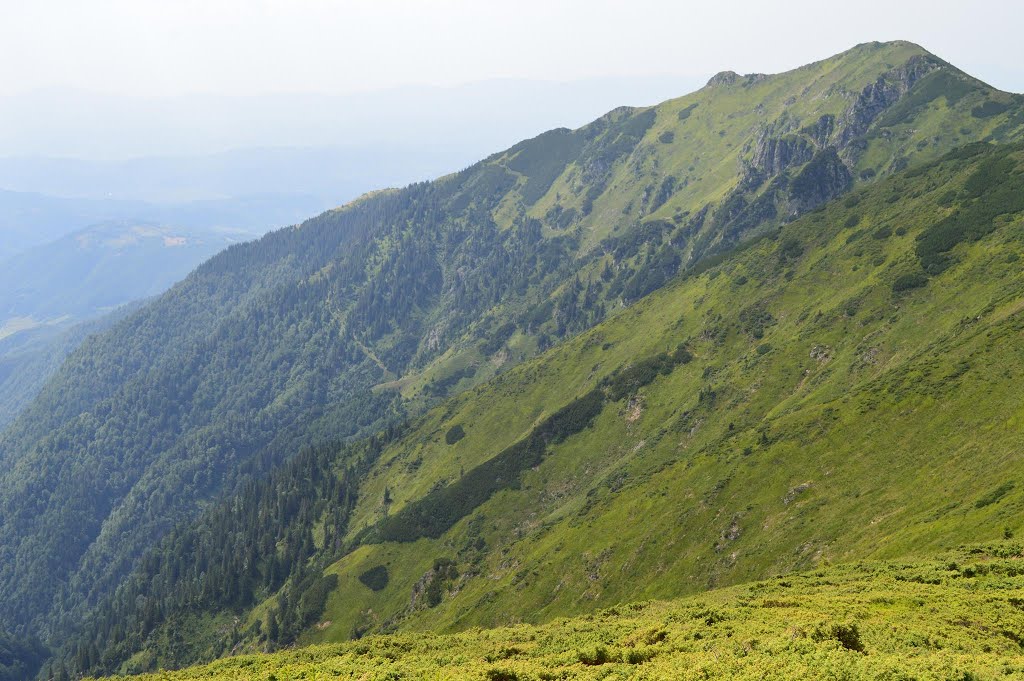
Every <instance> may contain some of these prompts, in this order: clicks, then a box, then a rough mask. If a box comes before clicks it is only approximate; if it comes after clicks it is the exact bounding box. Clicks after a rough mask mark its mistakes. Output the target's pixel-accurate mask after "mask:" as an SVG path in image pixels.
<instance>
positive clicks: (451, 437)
mask: <svg viewBox="0 0 1024 681" xmlns="http://www.w3.org/2000/svg"><path fill="white" fill-rule="evenodd" d="M464 437H466V431H465V430H464V429H463V427H462V424H461V423H456V424H455V425H454V426H452V427H451V428H449V429H448V432H447V433H445V434H444V441H445V442H446V443H448V444H450V445H453V444H455V443H456V442H458V441H459V440H461V439H462V438H464Z"/></svg>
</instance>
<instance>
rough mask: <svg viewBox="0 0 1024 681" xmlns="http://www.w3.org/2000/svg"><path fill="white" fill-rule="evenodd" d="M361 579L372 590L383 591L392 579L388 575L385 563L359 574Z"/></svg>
mask: <svg viewBox="0 0 1024 681" xmlns="http://www.w3.org/2000/svg"><path fill="white" fill-rule="evenodd" d="M359 581H360V582H362V583H363V584H364V585H365V586H366V587H367V588H369V589H370V590H371V591H383V590H384V589H385V588H386V587H387V585H388V582H389V581H390V576H389V575H388V568H387V566H385V565H377V566H376V567H372V568H370V569H369V570H367V571H366V572H364V573H363V574H361V575H359Z"/></svg>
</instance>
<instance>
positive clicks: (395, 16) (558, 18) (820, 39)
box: [0, 0, 1024, 97]
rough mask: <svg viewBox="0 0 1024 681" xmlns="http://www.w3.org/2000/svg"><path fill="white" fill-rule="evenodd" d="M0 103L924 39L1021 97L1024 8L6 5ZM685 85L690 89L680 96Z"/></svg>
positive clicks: (350, 88)
mask: <svg viewBox="0 0 1024 681" xmlns="http://www.w3.org/2000/svg"><path fill="white" fill-rule="evenodd" d="M0 2H2V5H3V6H4V13H5V21H4V22H3V24H2V25H0V96H5V95H6V96H11V95H18V94H26V93H33V92H39V91H46V90H61V89H72V90H76V91H81V92H87V93H90V94H93V93H95V94H102V95H108V96H109V95H119V96H141V97H176V96H183V95H201V96H209V95H217V96H240V97H246V96H258V95H289V94H311V95H312V94H319V95H347V94H363V93H371V92H377V91H380V90H389V89H398V88H405V87H417V86H427V87H460V86H463V85H469V84H474V83H479V82H482V81H492V80H504V79H512V80H533V81H548V82H556V83H557V82H569V81H580V80H588V79H600V78H608V77H611V78H616V77H666V76H678V77H688V78H699V77H707V76H710V75H711V74H713V73H716V72H718V71H723V70H733V71H737V72H740V73H751V72H759V73H777V72H781V71H787V70H790V69H792V68H796V67H798V66H800V65H802V64H806V63H809V62H812V61H817V60H820V59H824V58H827V57H829V56H831V55H833V54H836V53H838V52H842V51H844V50H846V49H849V48H850V47H853V46H854V45H856V44H858V43H863V42H869V41H874V40H878V41H888V40H897V39H899V40H909V41H911V42H915V43H917V44H919V45H921V46H922V47H924V48H925V49H927V50H929V51H931V52H933V53H935V54H937V55H938V56H939V57H941V58H943V59H946V60H947V61H949V62H951V63H952V64H954V65H956V66H958V67H959V68H961V69H963V70H965V71H967V72H968V73H970V74H971V75H973V76H976V77H978V78H980V79H981V80H984V81H985V82H987V83H989V84H990V85H993V86H994V87H997V88H1000V89H1003V90H1008V91H1011V92H1021V91H1024V41H1021V40H1020V38H1019V32H1020V29H1021V27H1022V26H1024V5H1022V4H1021V3H1019V2H1011V1H1009V0H994V1H991V2H987V3H984V6H979V5H975V6H974V7H972V8H970V9H968V8H967V7H966V6H965V5H964V4H963V3H958V2H951V1H949V0H934V1H932V2H925V1H923V0H902V1H899V2H892V0H889V1H887V2H883V1H880V0H865V1H864V2H859V3H856V4H854V3H850V4H848V5H843V6H840V5H835V4H823V3H821V2H820V0H816V1H813V2H812V1H811V0H794V1H791V2H778V1H776V2H752V1H750V0H743V1H741V0H722V1H720V2H717V3H714V4H713V5H712V6H708V5H707V4H706V3H701V4H697V3H690V2H666V1H659V0H629V1H628V2H626V1H624V0H586V1H585V0H543V1H539V0H519V1H518V2H516V3H494V2H482V1H480V0H475V1H474V0H431V1H430V2H426V1H423V0H420V1H414V0H373V1H371V0H347V1H330V0H176V1H175V2H159V1H157V0H93V1H92V2H89V3H82V2H75V1H72V0H36V1H34V2H30V3H29V2H15V1H13V0H0ZM680 94H683V93H680Z"/></svg>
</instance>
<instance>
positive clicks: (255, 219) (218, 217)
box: [0, 190, 331, 261]
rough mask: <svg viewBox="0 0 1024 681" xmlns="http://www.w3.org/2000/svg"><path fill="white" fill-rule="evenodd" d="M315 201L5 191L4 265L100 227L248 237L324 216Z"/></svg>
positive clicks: (0, 256)
mask: <svg viewBox="0 0 1024 681" xmlns="http://www.w3.org/2000/svg"><path fill="white" fill-rule="evenodd" d="M326 205H331V204H325V203H324V202H323V200H322V199H315V198H313V197H310V196H284V195H263V196H242V197H236V198H226V199H211V200H206V201H188V202H181V203H151V202H146V201H136V200H114V199H68V198H58V197H54V196H47V195H42V194H34V193H24V192H13V191H6V190H0V261H3V260H6V259H8V258H10V257H12V256H14V255H16V254H18V253H22V252H24V251H26V250H28V249H30V248H34V247H37V246H43V245H45V244H48V243H50V242H52V241H55V240H57V239H59V238H61V237H63V236H66V235H68V234H71V233H72V232H75V231H78V230H82V229H85V228H87V227H89V226H91V225H95V224H97V223H100V222H109V221H125V220H127V221H137V222H140V223H155V224H165V225H176V226H177V227H179V228H181V229H197V230H201V229H209V228H224V229H227V230H232V229H233V230H241V231H243V232H245V233H247V234H256V235H258V234H262V233H264V232H266V231H267V230H269V229H271V228H275V227H280V226H284V225H289V224H294V223H295V222H297V221H299V220H300V219H301V218H302V216H304V215H308V214H309V211H310V210H313V211H316V210H323V209H324V207H325V206H326Z"/></svg>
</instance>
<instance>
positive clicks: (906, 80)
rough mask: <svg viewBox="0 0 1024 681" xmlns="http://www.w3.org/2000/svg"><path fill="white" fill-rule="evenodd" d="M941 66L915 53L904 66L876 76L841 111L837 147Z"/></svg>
mask: <svg viewBox="0 0 1024 681" xmlns="http://www.w3.org/2000/svg"><path fill="white" fill-rule="evenodd" d="M940 66H941V64H940V63H939V62H938V60H936V59H935V58H934V57H930V56H923V55H917V56H914V57H911V58H910V59H909V60H907V63H906V64H904V65H903V66H900V67H897V68H895V69H892V70H891V71H889V72H887V73H885V74H883V75H882V76H879V78H878V80H876V81H875V82H874V83H869V84H868V85H866V86H865V87H864V89H863V90H861V92H860V94H859V95H858V96H857V99H856V100H854V102H853V104H851V105H850V108H849V109H847V110H846V112H845V113H843V116H842V118H841V120H840V132H839V139H838V140H837V141H838V143H839V146H840V147H841V148H842V147H845V146H846V145H848V144H849V143H850V142H852V141H853V140H854V139H856V138H858V137H860V136H861V135H863V134H864V133H865V132H867V130H868V128H869V127H870V126H871V124H872V123H873V122H874V121H875V119H876V118H878V116H879V115H881V113H882V112H883V111H885V110H886V109H888V108H889V107H890V106H892V105H893V104H895V103H896V102H897V101H899V99H900V98H901V97H903V95H905V94H907V92H908V91H909V90H910V88H912V87H913V86H914V83H916V82H917V81H919V80H920V79H921V78H923V77H924V76H926V75H928V74H929V73H931V72H932V71H934V70H935V69H937V68H939V67H940Z"/></svg>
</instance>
